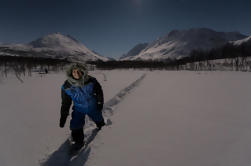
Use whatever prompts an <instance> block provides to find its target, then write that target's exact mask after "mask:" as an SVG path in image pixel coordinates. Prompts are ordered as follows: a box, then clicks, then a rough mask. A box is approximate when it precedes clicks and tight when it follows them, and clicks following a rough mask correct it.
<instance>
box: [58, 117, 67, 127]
mask: <svg viewBox="0 0 251 166" xmlns="http://www.w3.org/2000/svg"><path fill="white" fill-rule="evenodd" d="M66 118H67V116H61V117H60V122H59V127H61V128H63V127H64V125H65V122H66Z"/></svg>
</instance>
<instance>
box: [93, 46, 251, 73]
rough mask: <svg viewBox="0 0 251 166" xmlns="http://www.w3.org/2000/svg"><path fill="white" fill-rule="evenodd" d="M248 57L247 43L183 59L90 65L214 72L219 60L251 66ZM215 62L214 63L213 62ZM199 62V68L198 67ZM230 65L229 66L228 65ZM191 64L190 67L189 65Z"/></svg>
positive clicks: (235, 64) (197, 51) (195, 54)
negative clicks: (207, 70)
mask: <svg viewBox="0 0 251 166" xmlns="http://www.w3.org/2000/svg"><path fill="white" fill-rule="evenodd" d="M247 57H251V44H249V43H245V44H242V45H239V46H234V45H232V44H226V45H224V46H223V47H219V48H215V49H211V50H208V51H203V50H193V51H191V53H190V54H189V56H187V57H183V58H181V59H166V60H158V61H157V60H147V61H143V60H134V61H115V60H113V61H107V62H103V61H95V62H94V61H93V62H91V61H89V62H88V63H90V64H95V65H96V67H97V68H99V69H115V68H149V69H168V70H179V69H191V70H193V69H194V70H198V69H199V67H200V69H210V70H213V69H214V67H215V66H217V65H215V64H213V63H214V62H217V61H215V60H217V59H231V61H228V62H229V63H228V62H227V61H226V62H225V63H222V64H221V65H228V66H229V65H231V66H233V67H235V68H237V69H238V68H240V67H241V66H242V65H250V63H249V62H248V61H247ZM213 60H214V61H213ZM198 62H200V63H199V65H200V66H199V67H198V65H197V64H198ZM227 63H228V64H227ZM187 64H189V65H187ZM193 64H194V65H193ZM191 66H195V67H191Z"/></svg>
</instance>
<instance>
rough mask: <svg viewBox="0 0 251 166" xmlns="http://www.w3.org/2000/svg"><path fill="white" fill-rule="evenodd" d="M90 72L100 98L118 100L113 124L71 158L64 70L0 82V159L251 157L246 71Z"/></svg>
mask: <svg viewBox="0 0 251 166" xmlns="http://www.w3.org/2000/svg"><path fill="white" fill-rule="evenodd" d="M103 74H104V75H105V76H106V78H105V77H104V75H103ZM144 74H145V75H144ZM92 75H94V76H96V77H97V78H98V80H99V81H100V83H101V84H102V86H103V89H104V94H105V102H106V103H111V102H112V101H115V100H116V101H117V102H116V104H117V105H116V107H114V108H113V112H114V114H109V113H108V114H105V115H106V116H107V117H108V118H109V119H111V121H112V124H111V125H110V126H107V127H104V128H103V129H102V130H101V131H100V132H99V133H97V134H96V135H95V137H93V140H92V141H91V143H90V144H89V145H88V148H86V149H84V150H83V151H82V152H81V153H80V154H79V156H78V157H77V158H75V159H74V160H69V159H67V158H65V156H64V155H63V153H64V147H65V141H66V139H67V137H68V133H69V129H68V127H65V128H64V129H60V128H59V127H58V119H59V109H60V93H59V90H60V86H61V84H62V82H63V80H64V76H63V74H62V73H61V74H60V73H59V74H56V73H55V74H49V75H47V76H45V77H41V78H40V77H38V76H36V77H32V78H27V79H25V80H24V83H23V84H21V83H18V82H17V80H15V79H9V80H8V81H7V83H8V84H6V83H4V82H2V83H1V84H0V91H1V95H0V105H1V112H0V131H1V137H0V145H1V147H2V148H1V150H0V162H1V163H0V164H1V165H3V166H6V165H12V166H16V165H18V166H29V165H39V164H42V165H46V166H48V165H55V164H56V163H61V164H60V165H73V166H82V165H87V166H94V165H97V166H100V165H104V166H106V165H107V166H117V165H119V166H123V165H125V166H127V165H135V166H136V165H144V166H145V165H146V166H147V165H149V166H152V165H177V166H201V165H203V166H212V165H217V166H236V165H238V166H246V165H249V164H250V162H251V160H250V159H249V158H250V157H249V154H250V153H251V145H250V143H249V141H250V140H251V118H250V117H251V112H250V108H251V102H250V98H251V88H250V82H251V74H250V73H249V72H221V71H217V72H193V71H158V70H157V71H143V70H111V71H93V74H92ZM144 76H145V77H144ZM104 79H106V80H107V81H104ZM136 80H138V82H137V81H136ZM135 81H136V83H137V85H136V84H132V83H135ZM129 85H130V86H129ZM128 86H129V87H128ZM125 87H127V88H126V89H124V88H125ZM122 89H123V90H122ZM121 90H122V91H121ZM119 92H120V93H119ZM128 92H130V93H128ZM118 93H119V94H118ZM123 94H126V95H124V97H122V98H123V100H121V99H122V98H120V96H123ZM115 95H117V96H116V97H115V98H114V96H115ZM118 101H119V102H118ZM106 106H107V108H105V110H104V111H105V112H106V113H107V112H110V111H111V110H110V109H109V108H108V107H109V104H107V105H106ZM68 121H69V119H68ZM66 126H68V124H66ZM46 154H47V155H48V156H46ZM41 160H42V162H41ZM61 160H62V161H63V162H61Z"/></svg>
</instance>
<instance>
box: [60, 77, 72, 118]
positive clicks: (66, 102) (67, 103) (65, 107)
mask: <svg viewBox="0 0 251 166" xmlns="http://www.w3.org/2000/svg"><path fill="white" fill-rule="evenodd" d="M68 84H69V83H68V82H67V81H66V82H65V83H64V85H63V86H62V88H61V99H62V102H61V110H60V113H61V117H64V118H66V117H67V116H68V115H69V111H70V107H71V104H72V99H71V97H70V96H69V95H68V94H66V93H65V91H64V90H63V88H67V86H68Z"/></svg>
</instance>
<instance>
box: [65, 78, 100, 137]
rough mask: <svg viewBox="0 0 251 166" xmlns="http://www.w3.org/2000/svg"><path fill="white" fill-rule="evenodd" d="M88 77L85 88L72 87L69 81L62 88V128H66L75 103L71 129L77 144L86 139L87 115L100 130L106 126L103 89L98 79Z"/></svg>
mask: <svg viewBox="0 0 251 166" xmlns="http://www.w3.org/2000/svg"><path fill="white" fill-rule="evenodd" d="M88 76H89V79H88V80H87V82H85V83H84V85H83V86H76V85H72V84H70V82H69V81H68V80H66V81H65V82H64V84H63V85H62V86H61V98H62V105H61V118H60V127H64V124H65V122H66V119H67V116H68V115H69V109H70V106H71V103H72V101H73V103H74V104H73V107H72V110H73V111H72V113H71V116H72V119H71V121H70V129H71V131H72V132H71V134H72V138H73V141H75V142H82V141H83V139H84V133H83V127H84V125H85V115H88V116H89V117H90V118H91V119H92V120H93V121H94V122H95V123H96V125H97V127H98V128H99V127H102V126H103V125H104V124H105V123H104V118H103V116H102V108H103V104H104V97H103V90H102V87H101V85H100V84H99V82H98V81H97V79H96V78H94V77H92V76H90V75H88Z"/></svg>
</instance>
